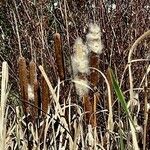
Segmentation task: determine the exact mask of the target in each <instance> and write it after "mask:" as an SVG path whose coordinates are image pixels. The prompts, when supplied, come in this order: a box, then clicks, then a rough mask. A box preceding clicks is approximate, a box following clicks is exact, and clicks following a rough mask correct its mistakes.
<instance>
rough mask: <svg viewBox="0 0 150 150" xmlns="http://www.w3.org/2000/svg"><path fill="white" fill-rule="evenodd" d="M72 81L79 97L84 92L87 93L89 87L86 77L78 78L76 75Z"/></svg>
mask: <svg viewBox="0 0 150 150" xmlns="http://www.w3.org/2000/svg"><path fill="white" fill-rule="evenodd" d="M74 83H75V87H76V92H77V94H78V95H79V96H80V97H83V96H84V95H85V94H87V93H88V91H89V88H88V81H87V80H86V79H84V80H83V79H79V77H78V76H76V77H75V79H74Z"/></svg>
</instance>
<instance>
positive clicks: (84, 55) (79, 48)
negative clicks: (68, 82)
mask: <svg viewBox="0 0 150 150" xmlns="http://www.w3.org/2000/svg"><path fill="white" fill-rule="evenodd" d="M73 50H74V55H73V57H72V67H73V71H74V74H75V75H76V74H77V73H78V72H80V73H87V72H88V52H87V47H86V45H84V44H83V41H82V39H81V38H80V37H79V38H77V39H76V41H75V44H74V46H73Z"/></svg>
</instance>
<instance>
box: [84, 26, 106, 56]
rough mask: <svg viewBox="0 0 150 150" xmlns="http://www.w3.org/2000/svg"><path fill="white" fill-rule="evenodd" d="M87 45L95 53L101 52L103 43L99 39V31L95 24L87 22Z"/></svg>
mask: <svg viewBox="0 0 150 150" xmlns="http://www.w3.org/2000/svg"><path fill="white" fill-rule="evenodd" d="M86 43H87V47H88V49H89V50H90V51H93V52H95V53H97V54H101V53H102V49H103V45H102V41H101V31H100V27H99V26H98V25H97V24H89V32H88V34H87V35H86Z"/></svg>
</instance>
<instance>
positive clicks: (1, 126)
mask: <svg viewBox="0 0 150 150" xmlns="http://www.w3.org/2000/svg"><path fill="white" fill-rule="evenodd" d="M7 86H8V65H7V62H3V64H2V80H1V101H0V121H1V122H0V149H1V150H3V149H5V146H6V114H7V113H5V107H6V101H7V95H8V93H7V90H8V89H7Z"/></svg>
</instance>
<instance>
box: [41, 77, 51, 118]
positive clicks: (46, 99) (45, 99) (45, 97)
mask: <svg viewBox="0 0 150 150" xmlns="http://www.w3.org/2000/svg"><path fill="white" fill-rule="evenodd" d="M41 88H42V110H43V112H45V113H47V111H48V105H49V103H50V93H49V87H48V85H47V83H46V81H45V79H44V77H43V76H42V78H41ZM45 113H43V115H45Z"/></svg>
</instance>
